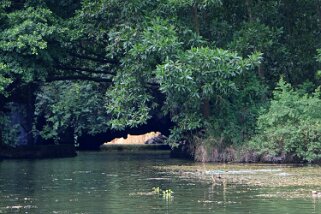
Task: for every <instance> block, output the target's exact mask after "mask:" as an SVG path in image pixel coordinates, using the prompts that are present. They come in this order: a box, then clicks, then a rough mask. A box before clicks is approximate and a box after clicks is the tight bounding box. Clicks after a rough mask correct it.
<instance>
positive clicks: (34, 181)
mask: <svg viewBox="0 0 321 214" xmlns="http://www.w3.org/2000/svg"><path fill="white" fill-rule="evenodd" d="M168 166H176V169H177V168H179V167H180V166H181V167H182V170H184V166H196V167H198V164H194V163H192V162H189V161H186V160H178V159H170V158H169V156H168V154H161V153H151V154H145V153H104V152H81V153H80V154H79V155H78V157H75V158H66V159H48V160H3V161H0V213H46V214H47V213H110V214H112V213H115V214H122V213H126V214H127V213H133V214H135V213H139V214H140V213H173V214H179V213H184V214H188V213H299V214H305V213H321V197H312V196H311V195H310V189H309V188H308V187H307V188H306V189H305V188H302V186H300V189H301V190H302V192H304V193H306V192H307V191H309V193H307V194H303V195H300V194H298V195H292V196H293V197H291V195H286V194H285V195H284V194H282V191H284V188H285V187H282V188H281V187H280V188H273V187H266V186H258V185H251V184H235V183H230V184H229V183H227V184H226V183H225V184H224V183H223V184H218V185H213V183H211V182H209V181H206V179H205V180H202V179H200V180H199V179H197V174H194V175H193V176H191V177H188V176H182V174H184V173H187V172H183V171H180V170H176V171H175V172H173V171H171V170H170V169H166V167H168ZM163 167H164V168H163ZM244 168H246V166H244ZM272 168H273V166H272ZM239 169H240V168H239V167H238V170H239ZM244 170H246V169H244ZM272 170H273V169H272ZM212 172H215V171H212ZM230 172H232V171H230ZM240 172H242V171H240ZM243 172H247V171H243ZM260 172H261V171H260ZM262 172H263V171H262ZM264 172H265V171H264ZM275 172H278V171H277V170H276V171H275ZM278 173H279V172H278ZM281 173H282V172H280V176H281ZM185 175H186V174H185ZM195 175H196V176H195ZM283 175H286V174H285V173H283V174H282V176H283ZM267 176H268V175H267ZM314 176H316V179H321V177H318V176H320V175H314ZM153 187H159V188H161V189H163V190H166V189H171V190H172V191H173V194H172V195H167V197H165V196H163V195H162V193H161V192H160V193H159V194H158V193H156V192H153V191H152V189H153ZM286 188H289V189H296V188H297V187H296V186H290V187H286ZM298 188H299V187H298ZM272 193H273V194H272Z"/></svg>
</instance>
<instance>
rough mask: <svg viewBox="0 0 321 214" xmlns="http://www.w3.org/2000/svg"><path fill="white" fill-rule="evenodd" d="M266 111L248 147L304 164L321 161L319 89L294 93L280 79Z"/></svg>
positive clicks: (294, 91)
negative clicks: (301, 161) (308, 92)
mask: <svg viewBox="0 0 321 214" xmlns="http://www.w3.org/2000/svg"><path fill="white" fill-rule="evenodd" d="M273 95H274V99H273V100H272V101H271V105H270V107H269V109H268V110H267V111H266V112H264V113H263V114H261V116H259V118H258V122H257V126H258V127H257V135H256V136H255V137H254V138H253V139H252V140H251V142H250V144H251V146H252V147H254V148H255V149H257V150H258V151H260V152H261V153H268V154H271V155H280V154H290V155H292V154H294V155H296V156H298V157H299V158H301V159H303V160H306V161H309V162H311V161H315V160H317V159H320V158H321V99H320V88H318V89H317V90H316V91H315V92H314V93H313V94H312V95H308V94H307V93H306V94H302V93H301V92H299V91H297V90H294V89H293V88H292V87H291V85H290V84H288V83H286V82H285V81H284V80H283V79H281V80H280V81H279V83H278V86H277V88H276V89H275V91H274V92H273Z"/></svg>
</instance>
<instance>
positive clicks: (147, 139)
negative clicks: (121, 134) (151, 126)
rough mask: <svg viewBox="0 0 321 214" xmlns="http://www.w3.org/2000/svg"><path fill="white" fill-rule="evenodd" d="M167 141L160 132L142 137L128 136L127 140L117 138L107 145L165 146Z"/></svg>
mask: <svg viewBox="0 0 321 214" xmlns="http://www.w3.org/2000/svg"><path fill="white" fill-rule="evenodd" d="M165 139H166V137H165V136H163V135H162V134H161V133H160V132H149V133H146V134H142V135H130V134H128V135H127V138H115V139H113V140H112V141H110V142H107V143H105V144H108V145H111V144H125V145H126V144H127V145H128V144H163V143H164V140H165Z"/></svg>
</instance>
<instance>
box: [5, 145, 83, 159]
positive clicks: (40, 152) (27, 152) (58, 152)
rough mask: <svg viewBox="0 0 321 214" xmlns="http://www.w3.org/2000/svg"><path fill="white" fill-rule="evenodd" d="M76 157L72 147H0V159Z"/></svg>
mask: <svg viewBox="0 0 321 214" xmlns="http://www.w3.org/2000/svg"><path fill="white" fill-rule="evenodd" d="M76 155H77V152H76V149H75V146H74V145H69V144H63V145H28V146H17V147H10V146H3V145H2V146H0V158H2V159H43V158H65V157H75V156H76Z"/></svg>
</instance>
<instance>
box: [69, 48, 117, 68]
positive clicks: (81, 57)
mask: <svg viewBox="0 0 321 214" xmlns="http://www.w3.org/2000/svg"><path fill="white" fill-rule="evenodd" d="M68 53H69V54H70V55H71V56H74V57H77V58H80V59H87V60H91V61H95V62H101V63H108V64H112V65H118V64H119V61H118V60H116V59H106V58H103V57H101V56H99V57H98V55H96V57H93V56H87V55H81V54H78V53H73V52H69V51H68ZM100 57H101V58H100Z"/></svg>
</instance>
